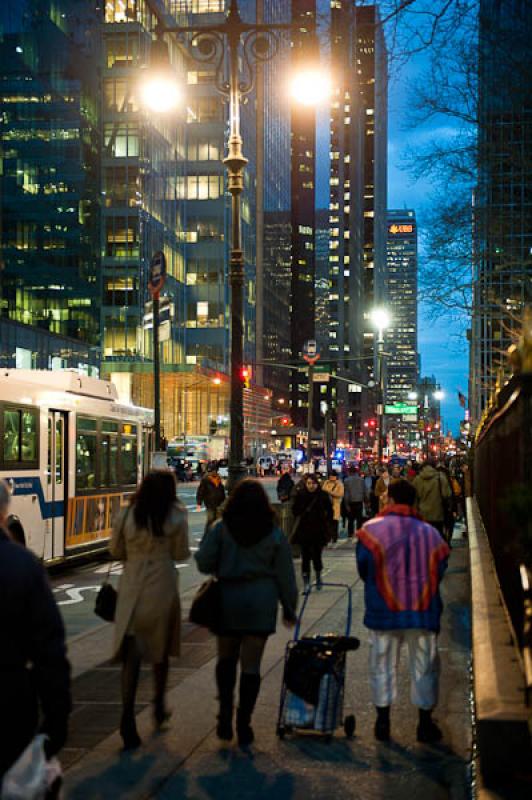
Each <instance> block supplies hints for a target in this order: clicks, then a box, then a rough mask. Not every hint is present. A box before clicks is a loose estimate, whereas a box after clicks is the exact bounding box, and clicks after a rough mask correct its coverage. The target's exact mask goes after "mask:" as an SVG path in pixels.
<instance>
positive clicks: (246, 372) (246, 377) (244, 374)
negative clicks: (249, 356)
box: [240, 366, 251, 389]
mask: <svg viewBox="0 0 532 800" xmlns="http://www.w3.org/2000/svg"><path fill="white" fill-rule="evenodd" d="M240 380H241V381H242V383H243V384H244V386H245V387H246V389H249V387H250V384H251V369H250V368H249V367H248V366H243V367H240Z"/></svg>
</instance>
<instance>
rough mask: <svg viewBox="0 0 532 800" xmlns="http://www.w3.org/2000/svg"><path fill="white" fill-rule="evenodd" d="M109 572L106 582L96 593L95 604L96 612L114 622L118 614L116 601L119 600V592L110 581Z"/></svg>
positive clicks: (107, 620) (106, 619)
mask: <svg viewBox="0 0 532 800" xmlns="http://www.w3.org/2000/svg"><path fill="white" fill-rule="evenodd" d="M110 572H111V567H109V572H108V573H107V578H106V579H105V582H104V583H103V584H102V586H101V587H100V591H99V592H98V594H97V595H96V602H95V604H94V613H95V614H97V615H98V616H99V617H101V618H102V619H104V620H105V621H106V622H114V621H115V614H116V601H117V600H118V592H117V591H116V589H115V587H114V586H113V585H112V584H111V583H109V573H110Z"/></svg>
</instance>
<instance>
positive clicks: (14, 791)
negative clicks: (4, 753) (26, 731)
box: [0, 733, 62, 800]
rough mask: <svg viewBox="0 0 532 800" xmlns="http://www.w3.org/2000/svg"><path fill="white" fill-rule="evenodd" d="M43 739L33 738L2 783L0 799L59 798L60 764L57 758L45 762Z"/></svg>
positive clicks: (42, 799)
mask: <svg viewBox="0 0 532 800" xmlns="http://www.w3.org/2000/svg"><path fill="white" fill-rule="evenodd" d="M45 741H46V736H45V735H44V734H42V733H40V734H38V735H37V736H35V737H34V738H33V739H32V740H31V742H30V743H29V745H28V746H27V747H26V749H25V750H24V751H23V753H22V754H21V755H20V756H19V757H18V759H17V760H16V761H15V763H14V764H13V765H12V766H11V767H10V768H9V769H8V771H7V772H6V773H5V775H4V779H3V781H2V787H1V789H0V800H47V798H49V797H58V796H59V795H58V791H59V787H60V783H61V774H62V773H61V765H60V764H59V761H58V760H57V758H52V759H50V761H47V760H46V754H45V752H44V743H45Z"/></svg>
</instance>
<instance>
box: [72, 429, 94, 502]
mask: <svg viewBox="0 0 532 800" xmlns="http://www.w3.org/2000/svg"><path fill="white" fill-rule="evenodd" d="M76 487H77V488H78V489H94V488H95V487H96V434H95V433H89V432H88V431H83V430H82V431H80V430H78V432H77V437H76Z"/></svg>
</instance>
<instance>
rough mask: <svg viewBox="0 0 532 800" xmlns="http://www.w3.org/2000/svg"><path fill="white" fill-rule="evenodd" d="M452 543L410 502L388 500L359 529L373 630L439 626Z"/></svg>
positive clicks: (435, 628) (359, 554) (362, 573)
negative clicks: (383, 508) (441, 590)
mask: <svg viewBox="0 0 532 800" xmlns="http://www.w3.org/2000/svg"><path fill="white" fill-rule="evenodd" d="M449 552H450V551H449V547H448V546H447V544H446V542H445V541H444V540H443V538H442V537H441V536H440V534H439V533H438V531H437V530H436V529H435V528H433V527H432V525H429V524H428V523H426V522H423V521H422V520H420V519H419V517H418V515H417V513H416V512H415V511H414V510H413V509H412V508H410V507H409V506H404V505H393V506H388V508H387V509H386V511H383V512H381V513H380V514H378V515H377V516H376V517H375V518H374V519H372V520H369V521H368V522H366V523H365V524H364V527H363V528H362V529H361V530H360V531H359V532H358V543H357V550H356V558H357V566H358V572H359V574H360V577H361V578H362V580H363V581H364V584H365V586H364V599H365V606H366V612H365V616H364V625H365V626H366V627H367V628H371V629H373V630H378V631H383V630H397V629H404V628H421V629H425V630H429V631H434V632H435V633H438V632H439V629H440V616H441V612H442V608H443V604H442V601H441V597H440V593H439V584H440V581H441V579H442V577H443V573H444V572H445V569H446V567H447V559H448V557H449Z"/></svg>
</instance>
